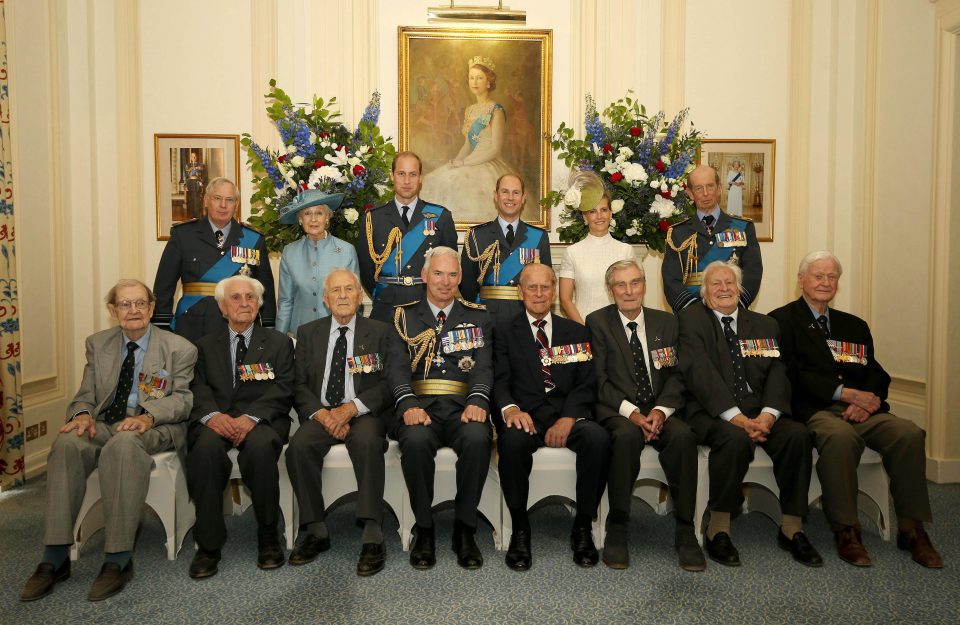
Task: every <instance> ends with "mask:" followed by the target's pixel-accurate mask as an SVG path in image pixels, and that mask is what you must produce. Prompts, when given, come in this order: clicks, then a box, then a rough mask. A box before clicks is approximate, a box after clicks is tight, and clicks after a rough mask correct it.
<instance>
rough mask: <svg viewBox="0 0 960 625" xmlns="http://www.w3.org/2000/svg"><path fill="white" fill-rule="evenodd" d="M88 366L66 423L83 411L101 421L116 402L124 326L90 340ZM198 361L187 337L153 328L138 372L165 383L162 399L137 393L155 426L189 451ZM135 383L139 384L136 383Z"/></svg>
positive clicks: (87, 349) (142, 408) (69, 409)
mask: <svg viewBox="0 0 960 625" xmlns="http://www.w3.org/2000/svg"><path fill="white" fill-rule="evenodd" d="M86 352H87V363H86V364H85V365H84V367H83V379H82V380H81V382H80V389H79V390H78V391H77V394H76V395H75V396H74V398H73V401H72V402H70V405H69V406H67V419H68V420H69V419H72V418H73V417H74V416H75V415H77V414H78V413H81V412H88V413H90V415H91V416H92V417H94V418H97V417H99V415H100V413H101V412H103V411H104V410H105V409H106V408H107V407H108V406H109V405H110V403H111V402H112V401H113V397H114V394H115V393H116V390H117V379H118V377H119V376H120V362H121V360H122V359H123V355H125V354H126V348H125V346H124V345H123V332H122V331H121V330H120V327H119V326H117V327H113V328H110V329H109V330H103V331H102V332H97V333H96V334H92V335H90V336H88V337H87V341H86ZM196 362H197V348H196V347H194V346H193V343H191V342H190V341H188V340H187V339H185V338H183V337H181V336H177V335H176V334H173V333H172V332H168V331H166V330H161V329H160V328H158V327H157V326H151V331H150V343H149V344H148V345H147V353H146V354H144V356H143V365H142V366H141V368H140V372H141V373H142V374H144V375H155V376H158V377H161V378H165V379H166V380H167V387H166V388H165V389H163V394H164V395H163V397H158V398H155V397H151V396H150V395H149V394H147V393H144V392H143V390H142V389H141V390H138V393H139V398H140V403H139V408H140V409H141V410H142V412H148V413H150V415H151V416H152V417H153V423H154V427H155V428H165V429H167V430H168V431H169V433H170V437H171V438H172V439H173V443H174V446H175V447H176V449H177V450H178V451H181V450H183V449H185V445H184V443H185V442H186V431H187V426H186V420H187V418H188V417H189V416H190V407H191V406H192V405H193V393H192V392H190V382H191V381H192V380H193V367H194V364H195V363H196ZM134 384H137V380H134Z"/></svg>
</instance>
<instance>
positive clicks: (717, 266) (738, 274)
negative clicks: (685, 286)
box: [700, 260, 743, 300]
mask: <svg viewBox="0 0 960 625" xmlns="http://www.w3.org/2000/svg"><path fill="white" fill-rule="evenodd" d="M721 269H729V270H730V271H732V272H733V277H734V278H736V279H737V292H738V293H739V292H742V291H743V270H741V269H740V267H739V265H736V264H734V263H725V262H723V261H722V260H715V261H713V262H712V263H710V264H709V265H707V268H706V269H704V270H703V280H702V281H701V282H700V299H702V300H706V299H707V280H708V279H709V278H710V274H712V273H713V272H715V271H719V270H721Z"/></svg>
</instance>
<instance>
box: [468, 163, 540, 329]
mask: <svg viewBox="0 0 960 625" xmlns="http://www.w3.org/2000/svg"><path fill="white" fill-rule="evenodd" d="M526 199H527V194H526V191H525V189H524V184H523V179H522V178H520V176H518V175H517V174H504V175H502V176H500V179H499V180H497V188H496V190H495V191H494V193H493V203H494V205H495V206H496V207H497V218H496V219H494V220H493V221H488V222H487V223H485V224H481V225H479V226H477V227H475V228H471V229H470V230H468V231H467V235H466V236H465V237H464V239H463V254H461V255H460V268H461V269H462V270H463V281H462V282H461V283H460V293H461V294H462V295H463V298H464V299H465V300H467V301H470V302H478V303H482V304H483V305H485V306H486V307H487V312H488V313H490V316H491V318H492V319H493V321H494V323H496V321H497V320H498V319H499V317H500V316H502V315H508V316H513V315H516V314H519V313H520V312H521V311H522V310H523V305H522V304H521V303H520V294H519V291H518V287H517V284H519V282H518V281H517V278H518V277H519V276H520V270H521V269H523V267H524V265H528V264H530V263H542V264H544V265H548V266H549V265H550V264H551V261H550V239H549V237H548V236H547V233H546V232H544V231H543V230H542V229H540V228H535V227H533V226H531V225H529V224H527V223H524V222H523V221H522V220H521V219H520V213H521V212H523V207H524V204H525V202H526Z"/></svg>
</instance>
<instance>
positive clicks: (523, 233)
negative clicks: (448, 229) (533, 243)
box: [460, 219, 552, 310]
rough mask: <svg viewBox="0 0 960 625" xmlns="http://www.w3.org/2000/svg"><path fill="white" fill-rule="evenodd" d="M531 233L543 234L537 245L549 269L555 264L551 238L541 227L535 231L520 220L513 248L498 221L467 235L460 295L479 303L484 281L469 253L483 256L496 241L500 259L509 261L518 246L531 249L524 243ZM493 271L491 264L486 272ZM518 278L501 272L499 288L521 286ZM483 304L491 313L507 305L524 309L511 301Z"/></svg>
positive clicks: (542, 260)
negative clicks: (551, 251) (551, 255)
mask: <svg viewBox="0 0 960 625" xmlns="http://www.w3.org/2000/svg"><path fill="white" fill-rule="evenodd" d="M531 231H539V232H540V233H541V236H540V243H539V244H538V245H537V249H538V250H539V252H540V262H541V263H542V264H544V265H547V266H550V265H551V264H552V263H551V258H550V238H549V237H548V236H547V233H546V232H544V231H543V230H540V228H535V227H533V226H530V225H528V224H526V223H524V222H523V221H520V222H519V223H518V224H517V231H516V233H515V235H514V237H513V245H507V239H506V237H504V236H503V229H502V228H501V227H500V222H499V220H497V219H494V220H493V221H488V222H487V223H485V224H481V225H479V226H477V227H475V228H473V229H471V230H470V231H469V232H468V233H467V236H466V237H464V240H463V253H462V254H460V268H461V271H462V273H463V280H461V282H460V293H461V294H462V295H463V299H465V300H467V301H469V302H479V301H480V286H481V284H480V283H481V282H482V281H483V278H481V276H480V263H478V262H477V261H474V260H470V259H469V258H468V257H467V255H468V254H469V255H470V256H473V257H474V258H476V257H477V255H478V254H481V253H483V250H485V249H486V248H487V246H488V245H490V244H491V243H493V242H494V241H496V242H497V243H498V244H499V246H500V260H501V262H503V261H504V260H506V259H507V256H509V255H510V254H511V253H512V252H513V251H514V250H515V249H517V248H518V247H529V246H524V243H525V242H526V240H527V236H529V235H530V233H531ZM492 272H493V265H490V267H489V268H488V269H487V273H488V274H489V273H492ZM485 277H486V276H484V278H485ZM519 277H520V275H519V273H517V274H516V275H505V273H500V275H499V280H498V281H497V284H498V285H500V286H516V285H518V284H519V281H518V279H519ZM483 303H484V304H486V305H487V308H488V310H489V309H490V308H491V306H493V307H497V308H499V307H502V306H504V305H506V304H510V305H511V306H510V307H511V308H516V309H517V310H522V309H523V305H522V304H520V301H519V300H517V301H515V302H510V301H508V300H489V301H484V302H483Z"/></svg>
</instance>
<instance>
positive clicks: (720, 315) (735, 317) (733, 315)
mask: <svg viewBox="0 0 960 625" xmlns="http://www.w3.org/2000/svg"><path fill="white" fill-rule="evenodd" d="M710 310H711V311H712V312H713V314H715V315H716V316H717V321H719V322H720V325H721V326H722V325H723V318H724V317H733V325H737V315H739V314H740V307H739V306H738V307H737V308H735V309H734V311H733V312H732V313H730V314H729V315H727V314H724V313H722V312H720V311H719V310H713V309H712V308H711V309H710Z"/></svg>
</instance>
